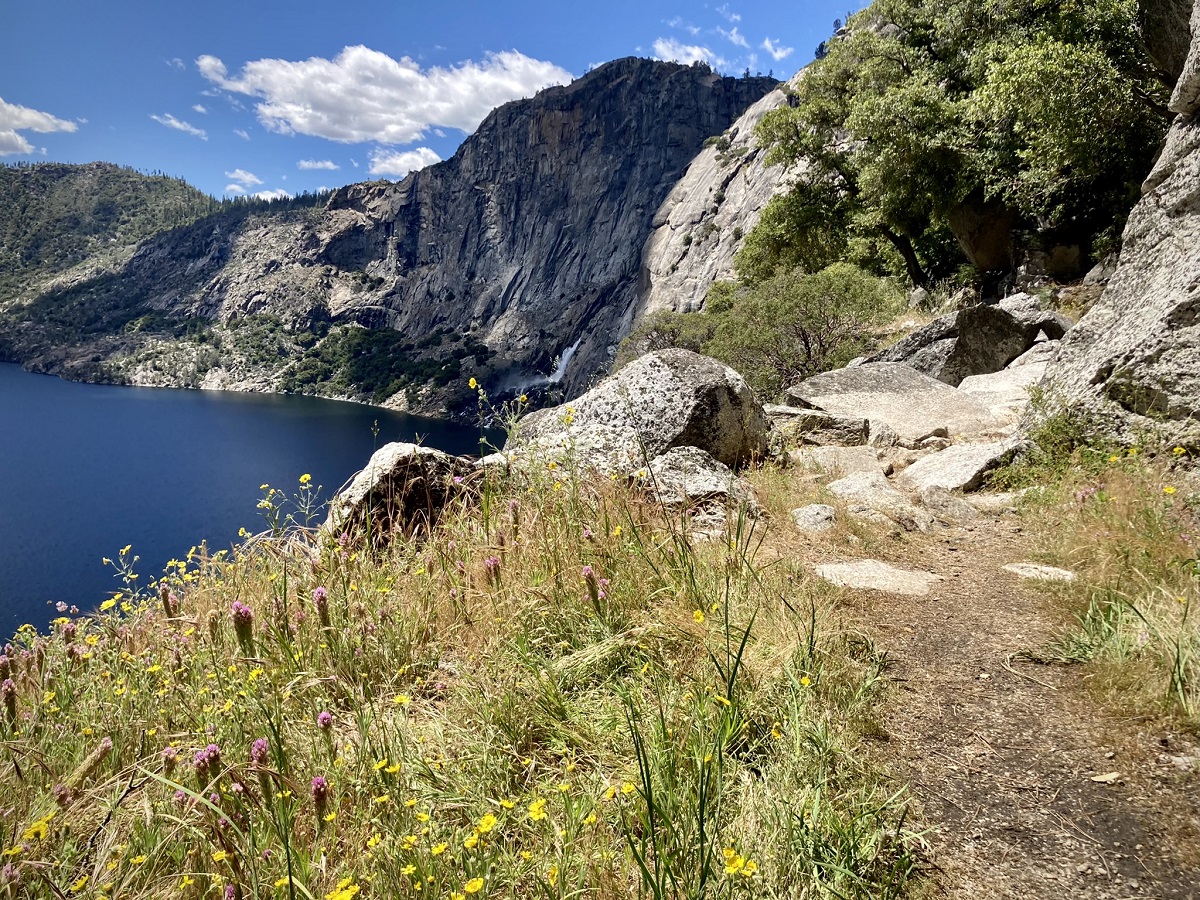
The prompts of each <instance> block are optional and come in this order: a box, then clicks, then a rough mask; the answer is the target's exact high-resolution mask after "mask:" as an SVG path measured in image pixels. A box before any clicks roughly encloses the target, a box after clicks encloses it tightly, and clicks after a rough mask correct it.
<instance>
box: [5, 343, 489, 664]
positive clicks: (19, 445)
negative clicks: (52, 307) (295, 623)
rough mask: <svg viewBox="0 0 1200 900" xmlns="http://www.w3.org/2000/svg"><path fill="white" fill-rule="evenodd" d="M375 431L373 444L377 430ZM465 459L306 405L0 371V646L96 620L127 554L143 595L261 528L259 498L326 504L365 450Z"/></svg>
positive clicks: (287, 399) (463, 435)
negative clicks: (67, 618)
mask: <svg viewBox="0 0 1200 900" xmlns="http://www.w3.org/2000/svg"><path fill="white" fill-rule="evenodd" d="M376 423H378V436H375V435H374V434H372V430H373V428H374V427H375V425H376ZM418 439H420V440H421V442H422V443H424V444H426V445H428V446H432V447H437V448H439V449H441V450H446V451H448V452H450V453H475V452H478V448H479V432H478V430H477V429H473V428H469V427H466V426H462V425H454V424H448V423H446V422H441V421H438V420H434V419H424V418H419V417H416V416H408V415H404V414H402V413H395V412H391V411H389V410H385V409H379V408H377V407H371V406H363V405H360V404H355V403H340V402H337V401H334V400H318V399H314V398H311V397H300V396H278V395H269V394H236V393H224V392H217V391H185V390H168V389H161V388H130V387H113V386H110V385H94V384H77V383H72V382H67V381H62V380H60V379H58V378H54V377H51V376H47V375H32V374H30V373H28V372H24V371H22V370H21V369H20V368H19V367H17V366H15V365H10V364H0V643H2V642H3V640H5V639H7V638H8V636H9V635H11V634H12V632H13V631H14V630H16V628H17V627H18V626H20V625H21V624H22V623H24V622H29V623H32V624H33V625H35V626H37V627H38V628H42V629H44V628H45V627H46V625H47V623H48V622H49V621H50V619H51V618H53V617H54V616H55V615H57V613H56V612H55V610H54V606H53V604H55V603H57V602H63V603H66V604H68V605H71V604H74V605H77V606H79V608H80V609H83V610H88V609H93V608H95V607H96V606H97V605H99V603H100V601H101V600H103V599H104V598H105V597H106V596H108V594H109V593H111V592H112V591H115V590H118V589H119V588H120V585H119V584H118V583H117V581H116V580H115V579H114V577H113V572H114V570H113V569H112V568H111V567H107V566H104V565H102V563H101V559H102V558H103V557H109V558H115V557H116V555H117V553H118V551H119V550H120V549H121V548H122V547H124V546H125V545H126V544H132V545H133V549H132V550H131V551H130V554H131V555H132V554H137V555H138V556H140V557H141V560H140V562H139V563H138V566H137V570H138V572H139V573H140V575H141V580H142V582H143V583H144V582H147V581H149V580H151V579H153V578H155V577H157V576H158V575H160V574H162V570H163V566H164V565H165V564H166V562H167V560H169V559H171V558H179V559H182V558H183V557H184V555H185V554H186V553H187V552H188V549H189V548H190V547H192V546H193V545H196V544H198V543H200V541H201V540H204V541H207V543H208V547H209V549H210V550H214V551H215V550H220V549H222V548H227V547H229V546H230V544H231V543H234V542H236V541H237V539H238V538H237V534H238V529H240V528H243V527H244V528H246V529H247V530H248V531H251V532H257V531H262V530H264V529H265V527H266V525H265V523H264V521H263V520H262V519H261V518H260V511H259V510H258V509H257V508H256V504H257V502H258V500H259V498H260V496H261V495H260V492H259V486H260V485H262V484H270V485H272V486H273V487H277V488H281V489H283V490H284V491H286V492H287V493H288V494H294V493H295V491H296V489H297V488H298V485H299V478H300V476H301V475H304V474H310V475H312V483H313V484H314V485H318V484H319V485H323V487H324V489H323V490H322V493H321V496H322V497H323V498H324V499H328V497H329V495H330V494H331V493H332V492H333V491H334V490H336V489H337V488H338V487H340V486H341V485H342V484H344V483H345V482H346V480H347V479H348V478H350V477H351V476H352V475H353V474H354V473H355V472H357V471H358V470H359V469H361V468H362V467H363V466H365V465H366V462H367V460H368V458H369V457H370V455H371V452H372V450H373V448H375V447H377V446H382V445H383V444H385V443H387V442H389V441H397V440H404V441H414V440H418Z"/></svg>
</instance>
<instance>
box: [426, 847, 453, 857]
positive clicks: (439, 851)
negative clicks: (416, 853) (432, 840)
mask: <svg viewBox="0 0 1200 900" xmlns="http://www.w3.org/2000/svg"><path fill="white" fill-rule="evenodd" d="M448 846H449V845H447V844H436V845H435V846H433V847H430V848H429V852H430V854H431V855H433V856H441V855H442V854H443V853H445V852H446V848H447V847H448Z"/></svg>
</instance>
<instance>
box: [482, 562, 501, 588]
mask: <svg viewBox="0 0 1200 900" xmlns="http://www.w3.org/2000/svg"><path fill="white" fill-rule="evenodd" d="M483 568H484V571H485V572H486V573H487V577H488V581H490V582H492V583H493V584H497V585H498V584H499V583H500V557H498V556H489V557H488V558H487V559H485V560H484V561H483Z"/></svg>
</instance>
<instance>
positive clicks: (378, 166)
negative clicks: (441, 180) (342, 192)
mask: <svg viewBox="0 0 1200 900" xmlns="http://www.w3.org/2000/svg"><path fill="white" fill-rule="evenodd" d="M441 161H442V158H441V157H440V156H438V155H437V154H436V153H434V152H433V151H432V150H430V149H429V148H428V147H418V148H417V149H416V150H402V151H400V152H398V153H393V152H389V151H387V150H373V151H372V152H371V165H370V168H369V171H370V173H371V174H372V175H387V176H389V177H391V178H403V177H404V176H405V175H407V174H408V173H409V172H415V171H416V170H417V169H423V168H425V167H426V166H431V165H433V164H434V163H435V162H441ZM355 168H358V164H357V163H355Z"/></svg>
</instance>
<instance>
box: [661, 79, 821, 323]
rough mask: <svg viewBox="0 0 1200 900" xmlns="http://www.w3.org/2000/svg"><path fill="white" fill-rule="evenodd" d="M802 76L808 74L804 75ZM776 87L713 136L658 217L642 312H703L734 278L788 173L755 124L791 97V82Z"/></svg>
mask: <svg viewBox="0 0 1200 900" xmlns="http://www.w3.org/2000/svg"><path fill="white" fill-rule="evenodd" d="M796 77H797V78H799V77H800V76H799V75H797V76H796ZM795 80H796V79H793V80H792V82H791V83H789V85H786V86H780V87H778V88H776V89H775V90H773V91H771V92H770V93H769V94H767V95H766V96H765V97H763V98H762V99H761V100H759V101H758V102H757V103H755V104H754V105H753V106H751V107H750V108H749V109H748V110H746V112H745V113H743V114H742V116H741V117H740V118H739V119H738V120H737V121H736V122H734V123H733V124H732V125H731V126H730V127H729V128H728V129H726V131H725V132H724V133H722V134H721V135H720V136H714V137H712V138H710V139H709V140H708V141H707V142H706V145H705V148H704V149H703V150H702V151H701V152H700V154H699V155H698V156H697V157H696V158H695V159H693V160H692V164H691V165H690V166H688V170H687V172H686V173H685V174H684V176H683V178H682V179H680V181H679V183H678V184H677V185H675V187H674V189H673V190H672V191H671V193H670V194H669V195H668V197H667V199H666V200H665V201H663V204H662V206H660V207H659V209H658V212H657V213H656V214H655V216H654V231H653V232H652V233H651V234H650V237H649V238H648V239H647V241H646V245H645V249H644V250H643V252H642V267H643V272H642V279H643V291H642V295H641V298H640V300H639V302H638V310H637V317H638V318H640V317H641V316H643V315H648V314H650V313H655V312H663V311H667V312H695V311H697V310H699V309H701V308H702V307H703V305H704V298H705V295H706V294H707V293H708V289H709V288H710V287H711V286H712V283H713V282H714V281H717V280H718V279H728V278H732V277H733V257H734V255H735V254H736V253H737V251H738V250H739V249H741V246H742V238H743V237H744V236H745V235H747V234H749V233H750V231H751V229H753V228H754V226H755V225H757V224H758V219H759V216H760V215H761V214H762V211H763V209H764V208H765V207H766V205H767V203H768V202H769V201H770V199H771V198H772V197H773V196H774V195H775V194H776V193H779V192H780V191H781V190H783V189H784V188H785V187H786V185H787V183H788V179H787V176H786V172H785V171H784V168H783V167H782V166H779V165H771V166H768V165H767V164H766V156H767V148H765V147H763V146H761V145H760V144H759V142H758V139H757V136H756V135H755V128H756V127H757V125H758V123H759V122H760V121H762V118H763V116H764V115H766V114H767V113H768V112H770V111H771V110H773V109H777V108H779V107H780V106H783V105H784V104H785V103H787V100H788V93H787V91H788V88H789V87H791V86H792V85H794V84H795Z"/></svg>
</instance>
